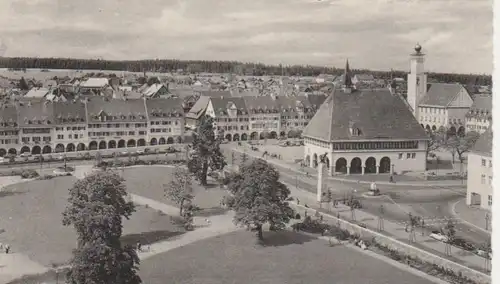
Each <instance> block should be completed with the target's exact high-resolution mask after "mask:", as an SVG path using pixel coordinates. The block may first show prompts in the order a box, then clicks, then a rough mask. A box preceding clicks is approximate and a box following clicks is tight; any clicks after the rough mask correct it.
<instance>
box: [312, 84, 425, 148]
mask: <svg viewBox="0 0 500 284" xmlns="http://www.w3.org/2000/svg"><path fill="white" fill-rule="evenodd" d="M353 125H354V126H355V127H356V128H358V129H359V130H360V131H361V134H360V135H358V136H352V135H351V133H350V130H349V129H350V127H352V126H353ZM303 136H305V137H313V138H317V139H320V140H323V141H336V140H337V141H338V140H381V139H390V140H394V139H402V140H410V139H411V140H427V139H428V136H427V134H426V133H425V131H424V129H423V128H422V127H421V126H420V124H419V123H418V122H417V120H416V119H415V117H414V116H413V114H412V113H411V112H410V111H409V110H408V108H407V107H406V105H405V104H404V102H403V101H402V100H401V98H400V97H399V96H395V95H393V94H391V92H390V91H389V90H385V89H383V90H362V91H353V92H352V93H345V92H343V91H342V90H334V91H333V93H332V94H331V95H330V96H329V97H328V98H327V99H326V100H325V102H324V103H323V104H322V105H321V107H320V108H319V110H318V111H317V112H316V114H315V115H314V117H313V118H312V119H311V121H310V122H309V124H308V125H307V126H306V128H305V129H304V134H303Z"/></svg>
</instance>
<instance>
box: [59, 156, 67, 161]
mask: <svg viewBox="0 0 500 284" xmlns="http://www.w3.org/2000/svg"><path fill="white" fill-rule="evenodd" d="M57 159H58V160H59V161H62V160H64V159H66V155H64V154H60V155H59V156H58V157H57Z"/></svg>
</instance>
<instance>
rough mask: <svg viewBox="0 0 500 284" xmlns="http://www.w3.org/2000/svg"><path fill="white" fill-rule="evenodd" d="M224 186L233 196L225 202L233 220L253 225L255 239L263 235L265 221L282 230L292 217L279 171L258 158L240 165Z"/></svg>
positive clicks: (273, 227) (292, 213)
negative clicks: (232, 215)
mask: <svg viewBox="0 0 500 284" xmlns="http://www.w3.org/2000/svg"><path fill="white" fill-rule="evenodd" d="M228 189H229V191H230V192H231V193H232V197H233V200H232V202H231V203H228V206H229V207H230V208H231V209H233V210H234V211H235V212H236V214H235V216H234V223H235V224H237V225H238V224H239V225H243V226H247V227H249V228H250V227H253V230H255V231H256V232H257V238H258V240H259V241H263V239H264V237H263V235H262V226H263V225H264V224H265V223H269V224H270V227H271V229H273V230H283V229H284V228H285V226H286V224H287V223H288V222H290V220H291V219H293V217H294V210H293V209H292V208H290V206H289V204H288V201H289V200H290V198H289V195H290V190H289V189H288V188H287V187H286V185H284V184H283V183H281V182H280V181H279V172H278V171H277V170H276V169H275V168H274V167H273V166H271V165H269V164H268V163H267V162H265V161H264V160H262V159H256V160H254V161H252V163H250V164H249V165H245V166H243V167H242V169H241V170H240V174H238V176H235V177H234V178H233V180H232V181H231V182H230V183H229V184H228Z"/></svg>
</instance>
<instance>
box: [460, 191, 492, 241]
mask: <svg viewBox="0 0 500 284" xmlns="http://www.w3.org/2000/svg"><path fill="white" fill-rule="evenodd" d="M451 213H452V214H453V215H454V216H455V217H456V218H458V219H460V220H462V221H463V222H465V223H467V225H469V226H471V227H474V228H476V229H478V230H480V231H482V232H485V233H488V234H490V235H491V229H492V226H491V225H492V224H491V216H492V214H491V212H490V211H487V210H484V209H480V208H477V207H472V206H467V204H466V203H465V199H462V200H460V201H457V202H455V203H454V204H453V205H452V207H451ZM486 222H488V230H486V229H485V228H486Z"/></svg>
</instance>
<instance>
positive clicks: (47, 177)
mask: <svg viewBox="0 0 500 284" xmlns="http://www.w3.org/2000/svg"><path fill="white" fill-rule="evenodd" d="M53 178H54V176H53V175H43V176H41V177H38V179H39V180H49V179H53Z"/></svg>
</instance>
